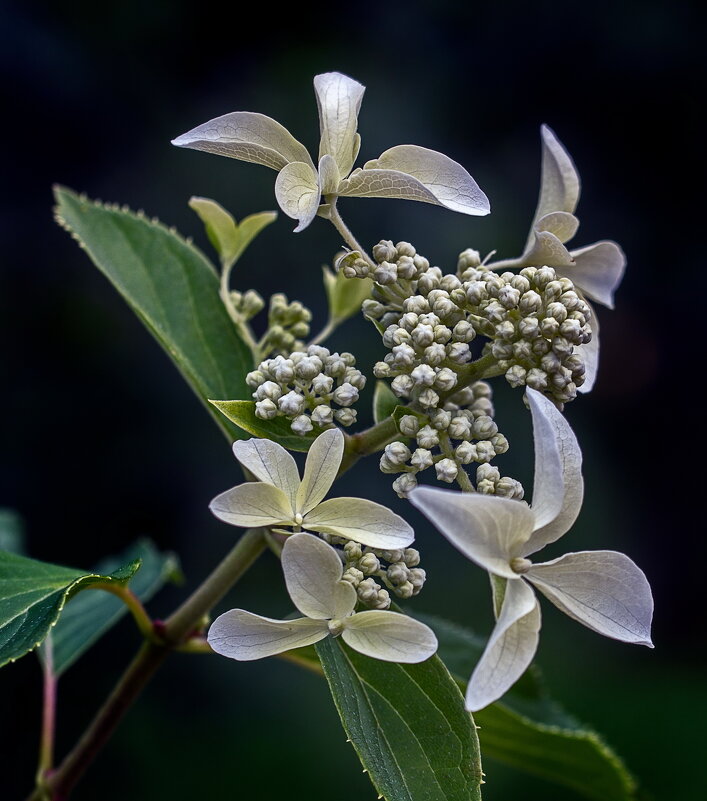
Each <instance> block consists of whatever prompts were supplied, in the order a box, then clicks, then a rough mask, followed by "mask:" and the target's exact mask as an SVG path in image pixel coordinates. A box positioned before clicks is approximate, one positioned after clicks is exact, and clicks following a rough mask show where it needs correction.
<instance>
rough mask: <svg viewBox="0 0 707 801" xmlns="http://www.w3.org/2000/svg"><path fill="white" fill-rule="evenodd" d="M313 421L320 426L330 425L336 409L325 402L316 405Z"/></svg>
mask: <svg viewBox="0 0 707 801" xmlns="http://www.w3.org/2000/svg"><path fill="white" fill-rule="evenodd" d="M312 422H313V423H314V424H315V425H318V426H328V425H331V424H332V423H333V422H334V411H333V409H332V408H331V406H327V405H326V404H325V403H322V404H320V405H319V406H316V407H315V408H314V410H313V411H312Z"/></svg>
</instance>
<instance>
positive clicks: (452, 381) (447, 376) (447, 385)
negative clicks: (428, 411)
mask: <svg viewBox="0 0 707 801" xmlns="http://www.w3.org/2000/svg"><path fill="white" fill-rule="evenodd" d="M434 383H435V386H436V387H437V388H438V389H439V390H441V391H442V392H449V390H450V389H452V388H453V387H454V386H456V383H457V374H456V373H455V372H454V371H453V370H450V369H449V367H443V368H442V369H441V370H439V371H438V373H437V375H436V377H435V380H434Z"/></svg>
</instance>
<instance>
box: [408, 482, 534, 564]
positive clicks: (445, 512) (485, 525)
mask: <svg viewBox="0 0 707 801" xmlns="http://www.w3.org/2000/svg"><path fill="white" fill-rule="evenodd" d="M409 497H410V501H411V503H412V505H413V506H415V507H417V508H418V509H419V510H420V511H421V512H422V513H423V514H424V515H425V517H427V519H428V520H430V521H431V522H432V523H433V524H434V525H435V526H436V527H437V529H438V531H439V532H440V533H441V534H443V535H444V536H445V537H446V538H447V539H448V540H449V541H450V542H451V543H452V545H453V546H454V547H455V548H457V550H459V551H461V552H462V553H463V554H464V556H466V557H467V558H468V559H471V560H472V561H473V562H476V564H477V565H480V566H481V567H483V568H486V570H489V571H491V572H492V573H494V574H495V575H497V576H505V577H506V578H511V579H516V578H517V577H518V576H517V574H516V573H515V572H514V571H513V570H511V567H510V564H509V562H510V561H511V559H513V558H514V557H516V556H518V555H519V554H520V550H521V548H522V546H523V544H524V543H525V542H526V541H527V540H528V538H529V537H530V535H531V532H532V530H533V524H534V520H535V518H534V516H533V512H532V511H531V509H529V508H528V505H527V504H525V503H522V502H521V501H515V500H513V501H512V500H509V499H508V498H499V497H497V496H495V495H482V494H481V493H461V492H456V491H454V490H443V489H438V488H437V487H416V488H415V489H414V490H412V491H411V492H410V495H409Z"/></svg>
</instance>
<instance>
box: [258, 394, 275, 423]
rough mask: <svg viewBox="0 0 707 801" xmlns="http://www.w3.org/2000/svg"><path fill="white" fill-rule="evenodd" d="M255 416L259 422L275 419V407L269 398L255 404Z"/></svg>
mask: <svg viewBox="0 0 707 801" xmlns="http://www.w3.org/2000/svg"><path fill="white" fill-rule="evenodd" d="M255 416H256V417H259V418H260V419H261V420H272V419H273V417H277V406H276V405H275V404H274V402H273V401H271V400H270V398H266V399H265V400H261V401H258V402H257V403H256V404H255Z"/></svg>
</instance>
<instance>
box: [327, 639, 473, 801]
mask: <svg viewBox="0 0 707 801" xmlns="http://www.w3.org/2000/svg"><path fill="white" fill-rule="evenodd" d="M315 647H316V651H317V654H318V656H319V659H320V661H321V664H322V667H323V669H324V675H325V676H326V678H327V681H328V682H329V689H330V690H331V694H332V696H333V697H334V703H335V704H336V707H337V709H338V711H339V715H340V717H341V722H342V723H343V726H344V729H345V730H346V733H347V735H348V737H349V740H350V741H351V743H352V744H353V747H354V749H355V750H356V753H357V754H358V757H359V759H360V760H361V763H362V764H363V766H364V769H365V770H366V771H368V775H369V777H370V779H371V781H372V782H373V786H374V787H375V788H376V790H377V791H378V792H379V793H380V794H381V796H382V797H383V798H385V799H386V801H479V799H480V798H481V791H480V784H481V776H482V773H481V762H480V756H479V743H478V739H477V735H476V728H475V726H474V721H473V719H472V717H471V715H470V714H469V713H468V712H466V711H465V709H464V699H463V698H462V695H461V693H460V691H459V688H458V687H457V685H456V683H455V682H454V680H453V679H452V677H451V676H450V675H449V673H448V671H447V669H446V668H445V666H444V664H443V663H442V661H441V660H440V659H439V658H438V657H436V656H433V657H432V658H431V659H428V660H426V661H425V662H421V663H420V664H417V665H401V664H395V663H392V662H381V661H379V660H376V659H371V658H369V657H367V656H363V655H362V654H359V653H357V652H356V651H353V650H352V649H350V648H349V647H348V646H346V645H345V644H344V643H342V642H341V641H340V640H338V639H334V638H332V637H328V638H327V639H325V640H322V641H321V642H320V643H317V645H316V646H315Z"/></svg>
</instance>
